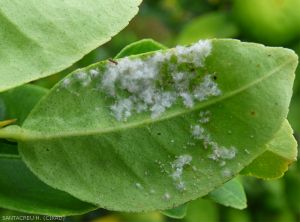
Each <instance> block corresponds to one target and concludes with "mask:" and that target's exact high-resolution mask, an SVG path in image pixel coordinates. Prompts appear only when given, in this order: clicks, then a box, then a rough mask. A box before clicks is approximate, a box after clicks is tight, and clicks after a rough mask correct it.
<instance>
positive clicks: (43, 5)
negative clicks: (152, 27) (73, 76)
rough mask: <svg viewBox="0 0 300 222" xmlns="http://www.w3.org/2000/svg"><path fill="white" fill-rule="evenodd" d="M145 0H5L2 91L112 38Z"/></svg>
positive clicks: (1, 10)
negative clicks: (142, 0)
mask: <svg viewBox="0 0 300 222" xmlns="http://www.w3.org/2000/svg"><path fill="white" fill-rule="evenodd" d="M140 3H141V0H86V1H79V0H66V1H61V0H44V1H39V0H27V1H18V0H2V1H1V2H0V23H1V27H0V42H1V43H2V44H1V47H0V54H1V55H2V56H1V58H2V59H1V62H0V78H1V82H0V91H4V90H7V89H9V88H13V87H15V86H19V85H22V84H24V83H28V82H30V81H32V80H36V79H40V78H43V77H46V76H49V75H51V74H54V73H57V72H59V71H61V70H63V69H65V68H67V67H69V66H70V65H72V64H73V63H74V62H76V61H78V60H79V59H80V58H82V57H83V56H84V55H85V54H87V53H88V52H90V51H92V50H93V49H95V48H96V47H98V46H100V45H102V44H104V43H105V42H107V41H109V40H110V38H111V37H112V36H113V35H115V34H117V33H118V32H119V31H120V30H121V29H123V28H124V27H125V26H126V25H127V24H128V22H129V20H130V19H131V18H132V17H133V16H134V15H135V14H136V13H137V11H138V5H139V4H140Z"/></svg>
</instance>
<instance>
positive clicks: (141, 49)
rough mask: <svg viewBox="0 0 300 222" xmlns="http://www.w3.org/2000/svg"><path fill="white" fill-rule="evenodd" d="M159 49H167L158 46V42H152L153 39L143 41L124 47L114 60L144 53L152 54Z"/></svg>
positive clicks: (160, 45)
mask: <svg viewBox="0 0 300 222" xmlns="http://www.w3.org/2000/svg"><path fill="white" fill-rule="evenodd" d="M160 49H167V47H165V46H164V45H162V44H160V43H159V42H156V41H154V40H153V39H143V40H140V41H137V42H134V43H131V44H130V45H128V46H126V47H125V48H124V49H122V50H121V51H120V52H119V53H118V55H116V57H115V58H116V59H120V58H124V57H126V56H132V55H138V54H142V53H146V52H154V51H157V50H160Z"/></svg>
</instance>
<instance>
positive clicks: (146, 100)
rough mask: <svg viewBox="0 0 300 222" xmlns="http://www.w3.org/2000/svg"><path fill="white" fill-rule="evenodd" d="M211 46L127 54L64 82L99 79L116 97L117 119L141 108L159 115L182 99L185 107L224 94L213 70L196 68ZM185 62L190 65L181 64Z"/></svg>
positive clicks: (205, 42)
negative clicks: (137, 55) (202, 71)
mask: <svg viewBox="0 0 300 222" xmlns="http://www.w3.org/2000/svg"><path fill="white" fill-rule="evenodd" d="M211 50H212V44H211V42H210V41H208V40H202V41H199V42H197V43H195V44H193V45H191V46H187V47H183V46H177V47H176V48H174V49H171V50H167V51H157V52H154V53H153V54H152V55H148V56H146V57H142V58H137V57H136V58H129V57H126V58H123V59H120V60H118V61H117V62H109V63H108V64H107V65H106V66H105V67H104V70H103V71H101V73H100V71H99V70H98V69H92V70H89V72H88V73H85V72H78V73H76V74H74V75H73V76H74V77H73V80H72V79H70V78H71V77H69V78H66V79H65V80H64V81H63V82H62V86H63V87H64V88H68V87H69V86H70V84H71V83H72V81H74V79H76V81H77V82H80V83H81V85H82V86H83V87H85V86H88V85H89V84H90V83H91V82H93V81H94V80H95V81H99V80H100V82H99V84H98V85H100V89H101V90H102V91H103V92H105V93H106V94H107V96H108V97H111V98H112V99H113V101H114V103H113V104H111V105H110V109H111V111H112V114H113V115H114V117H115V118H116V119H117V120H118V121H126V120H127V119H128V118H129V117H130V116H132V115H133V114H134V113H141V112H149V113H150V114H151V117H152V118H158V117H159V116H161V114H163V113H164V112H165V111H166V110H167V109H168V108H170V107H171V106H172V105H173V104H175V103H177V102H179V101H180V100H181V101H182V104H183V105H184V106H185V107H187V108H191V107H193V106H194V103H195V102H196V101H204V100H207V99H208V98H209V97H212V96H219V95H221V93H222V92H221V90H220V89H219V87H218V84H217V83H216V82H215V81H214V79H213V76H214V74H211V73H206V74H202V76H201V75H199V73H198V72H197V69H199V68H203V67H204V66H205V59H206V58H207V57H208V56H209V55H210V53H211ZM183 65H186V66H187V65H188V66H189V67H190V69H188V68H182V66H183ZM100 74H101V75H100ZM96 77H97V78H96ZM199 78H200V80H199ZM75 94H76V93H75Z"/></svg>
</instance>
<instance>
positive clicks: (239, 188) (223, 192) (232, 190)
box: [208, 178, 247, 210]
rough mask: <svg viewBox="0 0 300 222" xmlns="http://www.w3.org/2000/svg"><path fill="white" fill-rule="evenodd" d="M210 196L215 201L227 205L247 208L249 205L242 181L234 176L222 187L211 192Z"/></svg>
mask: <svg viewBox="0 0 300 222" xmlns="http://www.w3.org/2000/svg"><path fill="white" fill-rule="evenodd" d="M208 197H209V198H210V199H212V200H214V201H215V202H217V203H219V204H222V205H224V206H227V207H233V208H236V209H240V210H242V209H245V208H246V207H247V197H246V194H245V191H244V188H243V185H242V183H241V182H240V181H239V180H238V179H237V178H234V179H232V180H230V181H228V182H227V183H225V184H223V185H222V186H221V187H219V188H217V189H215V190H213V191H212V192H210V193H209V195H208Z"/></svg>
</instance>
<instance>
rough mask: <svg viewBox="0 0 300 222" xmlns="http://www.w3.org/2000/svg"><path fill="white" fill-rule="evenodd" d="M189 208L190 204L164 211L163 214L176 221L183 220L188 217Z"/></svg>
mask: <svg viewBox="0 0 300 222" xmlns="http://www.w3.org/2000/svg"><path fill="white" fill-rule="evenodd" d="M187 208H188V203H187V204H184V205H181V206H179V207H176V208H173V209H169V210H164V211H162V212H161V213H162V214H164V215H166V216H168V217H171V218H174V219H182V218H184V217H185V216H186V211H187Z"/></svg>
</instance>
